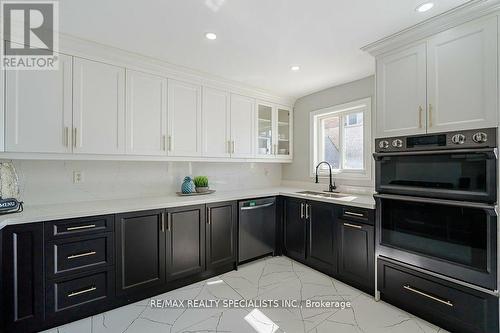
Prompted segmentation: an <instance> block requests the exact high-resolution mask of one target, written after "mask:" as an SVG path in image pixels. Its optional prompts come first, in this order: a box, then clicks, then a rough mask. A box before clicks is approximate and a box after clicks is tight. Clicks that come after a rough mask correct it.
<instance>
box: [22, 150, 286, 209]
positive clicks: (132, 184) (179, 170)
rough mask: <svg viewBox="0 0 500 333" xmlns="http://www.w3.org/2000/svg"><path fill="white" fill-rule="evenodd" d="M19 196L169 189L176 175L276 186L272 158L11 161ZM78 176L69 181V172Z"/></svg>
mask: <svg viewBox="0 0 500 333" xmlns="http://www.w3.org/2000/svg"><path fill="white" fill-rule="evenodd" d="M13 163H14V166H15V168H16V171H17V173H18V176H19V186H20V192H21V199H22V200H23V201H24V202H25V203H26V204H29V205H38V204H52V203H66V202H78V201H92V200H106V199H122V198H134V197H151V196H162V195H172V194H173V193H174V192H176V191H179V190H180V186H181V183H182V179H183V178H184V177H185V176H187V175H189V176H197V175H203V176H208V178H209V182H210V187H211V188H213V189H215V190H219V191H230V190H237V189H239V188H246V189H252V188H262V187H269V186H279V185H280V183H281V165H280V164H277V163H239V162H232V163H207V162H135V161H39V160H15V161H13ZM74 171H79V172H82V173H83V182H81V183H77V184H74V183H73V172H74Z"/></svg>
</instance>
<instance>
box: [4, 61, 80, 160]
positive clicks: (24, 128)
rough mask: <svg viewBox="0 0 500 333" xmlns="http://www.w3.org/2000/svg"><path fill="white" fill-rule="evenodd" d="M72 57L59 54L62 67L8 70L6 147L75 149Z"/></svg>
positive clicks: (18, 149) (40, 150) (44, 150)
mask: <svg viewBox="0 0 500 333" xmlns="http://www.w3.org/2000/svg"><path fill="white" fill-rule="evenodd" d="M71 67H72V58H71V57H70V56H66V55H63V54H59V69H58V70H47V71H36V70H32V71H30V70H20V71H5V76H6V86H5V92H6V94H5V150H6V151H7V152H32V153H69V152H71V130H72V105H71V98H72V97H71V87H72V82H71V75H72V74H71V73H72V69H71Z"/></svg>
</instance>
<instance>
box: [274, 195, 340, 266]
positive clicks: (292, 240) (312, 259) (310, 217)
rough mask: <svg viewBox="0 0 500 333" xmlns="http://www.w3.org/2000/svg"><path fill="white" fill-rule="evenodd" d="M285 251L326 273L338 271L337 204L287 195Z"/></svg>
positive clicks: (284, 223) (288, 254) (284, 222)
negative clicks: (336, 245) (335, 227)
mask: <svg viewBox="0 0 500 333" xmlns="http://www.w3.org/2000/svg"><path fill="white" fill-rule="evenodd" d="M284 211H285V213H284V221H283V226H284V237H283V238H284V240H283V243H284V252H285V254H286V255H287V256H289V257H290V258H292V259H295V260H298V261H301V262H303V263H305V264H307V265H309V266H311V267H313V268H315V269H318V270H320V271H322V272H325V273H327V274H334V272H335V271H336V256H337V254H336V248H335V233H334V226H335V206H334V205H332V204H327V203H321V202H313V201H306V200H303V199H296V198H286V199H285V200H284Z"/></svg>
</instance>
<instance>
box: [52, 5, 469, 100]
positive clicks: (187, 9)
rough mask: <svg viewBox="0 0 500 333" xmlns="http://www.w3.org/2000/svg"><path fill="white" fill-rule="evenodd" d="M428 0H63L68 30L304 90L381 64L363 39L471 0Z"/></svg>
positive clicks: (63, 25)
mask: <svg viewBox="0 0 500 333" xmlns="http://www.w3.org/2000/svg"><path fill="white" fill-rule="evenodd" d="M422 2H425V0H64V1H60V9H59V10H60V30H61V31H62V32H64V33H67V34H71V35H74V36H77V37H81V38H85V39H90V40H93V41H96V42H100V43H104V44H108V45H111V46H115V47H119V48H122V49H125V50H129V51H133V52H138V53H141V54H144V55H147V56H151V57H155V58H158V59H162V60H165V61H168V62H170V63H173V64H177V65H182V66H187V67H190V68H192V69H196V70H200V71H203V72H206V73H210V74H215V75H218V76H221V77H224V78H227V79H231V80H234V81H239V82H242V83H245V84H248V85H251V86H254V87H259V88H263V89H266V90H268V91H270V92H274V93H277V94H280V95H283V96H286V97H301V96H304V95H307V94H309V93H311V92H314V91H317V90H321V89H323V88H327V87H330V86H334V85H338V84H342V83H345V82H349V81H352V80H356V79H359V78H363V77H366V76H368V75H371V74H373V73H374V60H373V58H372V57H371V56H370V55H368V54H366V53H364V52H362V51H360V50H359V49H360V47H362V46H364V45H366V44H368V43H370V42H373V41H375V40H377V39H380V38H382V37H385V36H386V35H389V34H392V33H394V32H397V31H399V30H401V29H403V28H405V27H408V26H410V25H413V24H415V23H417V22H419V21H422V20H425V19H427V18H429V17H431V16H434V15H436V14H438V13H441V12H444V11H446V10H448V9H450V8H453V7H455V6H458V5H460V4H462V3H465V2H468V0H434V2H435V6H434V8H433V9H431V10H430V11H428V12H426V13H424V14H422V13H417V12H416V11H415V7H416V6H417V5H418V4H420V3H422ZM207 31H211V32H212V31H213V32H216V33H217V40H215V41H209V40H206V39H205V37H204V33H205V32H207ZM295 64H298V65H300V67H301V70H300V71H298V72H292V71H290V66H291V65H295Z"/></svg>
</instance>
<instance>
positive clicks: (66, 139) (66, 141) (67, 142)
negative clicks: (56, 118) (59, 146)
mask: <svg viewBox="0 0 500 333" xmlns="http://www.w3.org/2000/svg"><path fill="white" fill-rule="evenodd" d="M70 142H71V138H70V137H69V127H68V126H66V127H64V145H65V146H66V147H68V148H69V145H70Z"/></svg>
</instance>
